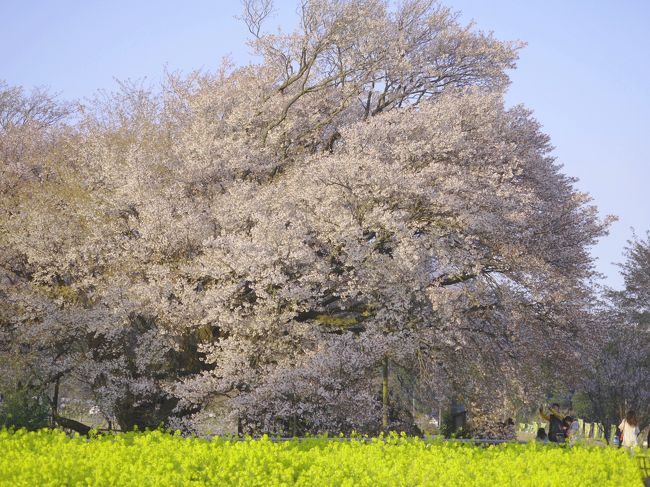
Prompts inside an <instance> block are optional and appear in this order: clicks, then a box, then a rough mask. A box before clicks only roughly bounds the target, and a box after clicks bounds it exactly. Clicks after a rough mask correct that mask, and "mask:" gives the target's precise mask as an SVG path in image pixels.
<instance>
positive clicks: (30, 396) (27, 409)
mask: <svg viewBox="0 0 650 487" xmlns="http://www.w3.org/2000/svg"><path fill="white" fill-rule="evenodd" d="M49 416H50V406H49V404H48V403H47V398H46V396H45V394H39V393H38V391H34V390H32V389H26V388H21V389H14V390H2V391H0V428H26V429H28V430H36V429H40V428H44V427H46V426H47V425H48V420H49Z"/></svg>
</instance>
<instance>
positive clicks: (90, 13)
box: [0, 0, 650, 287]
mask: <svg viewBox="0 0 650 487" xmlns="http://www.w3.org/2000/svg"><path fill="white" fill-rule="evenodd" d="M443 3H445V4H447V5H450V6H451V7H453V8H454V9H456V10H460V11H462V18H463V19H464V20H465V21H469V20H471V19H473V20H475V21H476V24H477V27H478V28H480V29H482V30H486V31H494V33H495V35H496V37H498V38H500V39H504V40H510V39H513V40H514V39H520V40H523V41H526V42H528V47H526V48H525V49H524V50H523V51H522V52H521V59H520V62H519V67H518V69H517V70H516V71H513V72H512V73H511V77H512V86H511V88H510V90H509V93H508V97H507V101H508V103H509V104H511V105H512V104H517V103H523V104H525V105H526V106H527V107H529V108H531V109H532V110H533V111H534V113H535V116H536V118H537V119H538V120H539V121H540V122H541V123H542V125H543V126H544V130H545V131H546V132H547V133H548V134H550V136H551V138H552V141H553V144H554V145H555V147H556V150H555V155H556V157H557V158H558V160H559V162H561V163H562V164H564V166H565V172H566V173H567V174H569V175H571V176H575V177H578V178H579V180H580V181H579V182H578V184H577V185H578V188H579V189H580V190H583V191H587V192H589V193H590V194H591V195H592V197H593V198H594V202H595V203H596V204H597V205H598V207H599V209H600V211H601V214H602V215H605V214H615V215H618V216H619V218H620V220H619V222H617V223H616V224H614V226H613V227H612V230H611V234H610V236H608V237H606V238H604V239H603V240H602V241H601V242H600V243H599V244H598V245H597V246H596V247H595V248H594V249H593V253H594V255H595V256H596V257H597V258H598V269H599V270H600V271H601V272H602V273H603V274H605V275H606V276H607V280H606V283H608V284H609V285H612V286H614V287H620V285H621V278H620V277H619V276H618V269H617V268H616V267H615V266H614V265H612V262H620V260H621V253H622V249H623V246H624V245H625V242H626V240H627V239H628V238H630V237H631V235H632V232H631V230H630V228H631V227H634V228H635V229H636V230H637V232H638V233H639V234H642V235H643V234H644V233H645V231H646V230H650V203H649V198H648V195H647V193H648V191H650V187H649V186H648V183H649V182H650V155H649V154H650V40H649V39H650V38H649V36H648V34H647V31H648V28H649V27H648V26H650V0H618V1H614V0H564V1H559V0H543V1H542V0H520V1H516V0H449V1H446V2H443ZM276 4H277V13H276V17H275V19H274V22H276V23H279V24H281V25H282V26H283V27H284V28H285V30H290V28H291V26H292V25H293V22H294V20H295V14H294V10H295V9H294V6H295V2H294V1H293V0H281V1H276ZM239 11H240V6H239V2H238V0H226V1H223V0H222V1H220V0H212V1H207V0H185V1H183V2H180V1H169V0H146V1H145V0H141V1H135V0H131V1H124V0H112V1H103V0H102V1H100V0H85V1H81V0H76V1H75V0H57V1H46V0H0V18H1V19H2V26H3V28H2V29H1V30H0V79H4V80H5V81H7V82H8V83H9V84H12V85H22V86H24V87H26V88H30V87H33V86H39V85H40V86H43V85H44V86H48V87H50V88H51V89H52V90H53V91H56V92H60V93H61V97H62V98H67V99H73V98H83V97H87V96H90V95H92V94H93V92H94V91H95V90H97V89H100V88H103V89H111V88H114V87H115V86H116V85H115V82H114V78H118V79H126V78H131V79H139V78H144V77H146V78H147V79H148V80H150V81H152V82H154V83H155V82H156V81H158V80H159V79H160V77H161V75H162V73H163V69H164V67H165V66H166V67H167V69H169V70H181V71H186V72H187V71H190V70H193V69H197V68H203V69H208V70H209V69H214V68H216V67H217V66H218V65H219V63H220V60H221V58H222V57H223V56H226V55H230V56H231V57H232V58H233V60H234V61H235V62H238V63H245V62H247V61H248V60H249V59H250V58H249V53H248V48H247V47H246V45H245V40H246V34H247V32H246V29H245V27H244V26H243V24H242V23H240V22H238V21H237V20H236V19H235V18H234V17H235V16H236V15H237V14H238V13H239Z"/></svg>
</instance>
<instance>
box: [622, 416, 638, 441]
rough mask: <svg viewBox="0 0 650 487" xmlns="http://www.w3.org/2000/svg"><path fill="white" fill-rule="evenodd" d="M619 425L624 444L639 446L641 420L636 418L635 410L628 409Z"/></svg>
mask: <svg viewBox="0 0 650 487" xmlns="http://www.w3.org/2000/svg"><path fill="white" fill-rule="evenodd" d="M618 427H619V429H620V430H621V432H622V434H623V441H622V444H623V446H625V447H627V448H634V447H636V446H638V443H637V439H636V438H637V436H639V422H638V421H637V419H636V414H635V413H634V411H628V412H627V414H626V415H625V418H623V421H621V424H619V425H618Z"/></svg>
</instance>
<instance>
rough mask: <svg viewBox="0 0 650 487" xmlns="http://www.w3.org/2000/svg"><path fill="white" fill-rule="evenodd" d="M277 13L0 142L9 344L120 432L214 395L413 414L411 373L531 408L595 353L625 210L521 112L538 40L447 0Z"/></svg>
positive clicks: (295, 419)
mask: <svg viewBox="0 0 650 487" xmlns="http://www.w3.org/2000/svg"><path fill="white" fill-rule="evenodd" d="M272 8H273V6H272V4H271V3H270V2H269V1H263V2H253V1H250V2H246V3H245V12H244V16H243V19H244V21H245V22H246V24H247V26H248V28H249V30H250V32H251V34H252V39H251V46H252V47H253V49H254V50H255V52H256V53H258V54H259V62H258V63H257V64H250V65H247V66H243V67H235V66H233V65H231V64H229V63H227V62H225V63H224V64H223V66H222V67H221V69H220V70H218V71H217V72H216V73H200V72H196V73H191V74H189V75H187V76H180V75H169V76H168V77H167V80H166V81H165V83H164V85H163V86H162V88H161V89H160V90H151V89H148V88H147V87H145V86H141V85H138V84H129V83H124V84H122V85H121V86H120V89H119V91H117V92H116V93H111V94H99V95H98V97H97V99H96V100H94V101H92V102H85V103H80V104H79V105H78V107H77V114H76V117H75V119H74V121H69V122H65V121H63V120H59V119H58V118H56V117H55V119H51V118H47V117H45V118H44V120H46V121H48V123H46V124H45V127H46V128H39V130H40V131H39V132H37V133H38V134H40V135H38V137H36V136H32V135H29V137H28V136H27V134H26V133H25V134H23V135H15V133H14V132H11V133H10V131H7V130H5V131H4V132H2V133H0V139H1V142H0V143H2V144H4V145H2V147H6V146H7V144H8V142H7V141H9V142H11V141H12V140H14V139H12V137H17V139H16V140H19V141H20V143H21V144H23V143H25V145H24V147H25V149H21V152H20V154H18V152H16V151H9V152H7V151H3V152H2V154H3V161H2V164H3V168H13V167H20V168H21V169H20V170H14V169H11V171H13V172H12V173H11V174H12V176H11V178H12V179H10V180H8V181H9V182H8V184H5V185H3V186H2V189H1V190H0V191H1V192H0V198H2V208H3V211H5V215H4V216H6V218H4V219H3V220H2V221H1V222H0V235H1V236H0V269H1V270H2V281H1V285H2V287H1V288H0V300H2V304H3V307H2V309H3V310H5V311H3V314H2V315H0V320H2V336H1V339H2V345H3V347H4V348H3V350H5V351H6V352H7V354H9V353H10V354H11V356H12V357H15V358H16V359H20V360H24V361H25V362H26V363H27V364H28V365H29V367H30V368H31V369H33V370H34V371H35V374H36V375H37V376H38V377H39V380H40V381H41V383H42V384H44V386H46V387H49V388H50V396H51V399H52V403H53V409H54V412H55V413H56V405H57V395H58V392H57V391H58V387H59V385H60V384H61V383H62V381H63V382H65V381H76V382H78V383H81V384H84V387H85V390H86V391H87V393H88V394H89V395H91V396H92V397H94V398H95V401H96V403H97V404H98V406H99V407H100V409H101V410H102V412H103V413H104V415H105V416H106V418H107V419H109V420H110V421H116V422H117V423H118V424H119V425H120V426H121V427H122V428H124V429H128V428H131V427H133V426H135V425H138V426H157V425H158V424H159V423H160V422H163V423H166V424H168V425H175V424H179V423H178V421H177V420H180V419H181V418H185V419H188V418H189V419H190V420H191V418H192V414H193V413H196V412H197V411H199V410H200V409H201V408H204V407H205V406H206V405H207V404H208V403H209V401H210V400H211V399H212V398H214V397H215V396H221V397H223V398H226V399H227V401H229V403H230V407H231V408H232V412H233V415H234V416H236V417H237V418H238V420H239V423H240V425H241V426H242V428H243V429H248V430H249V431H252V432H259V431H274V432H284V433H288V434H291V433H294V434H297V433H302V432H305V431H313V432H319V431H350V430H352V429H358V430H361V431H368V432H374V431H378V430H380V429H382V428H388V427H391V425H392V426H393V427H401V426H400V425H402V424H404V421H408V410H409V409H408V408H409V405H408V404H407V403H405V402H404V401H402V400H401V399H399V397H400V394H398V393H397V391H395V388H396V387H399V381H396V380H395V377H398V375H396V374H395V371H400V373H401V374H407V375H409V376H411V377H417V378H418V380H420V381H422V383H427V384H433V387H436V388H437V390H438V392H439V393H440V394H443V393H444V394H449V395H451V394H453V395H454V397H457V398H459V399H462V400H464V401H465V402H466V403H467V404H468V405H471V406H472V408H473V409H475V410H476V411H477V412H481V414H483V415H484V416H485V415H488V416H491V417H493V416H495V415H501V414H502V412H503V411H504V410H510V409H512V408H514V407H517V405H520V404H522V403H526V402H527V401H534V400H535V399H536V394H538V393H539V391H540V388H541V386H542V384H541V382H542V380H543V379H544V378H546V377H550V376H551V374H548V370H550V369H552V366H553V364H554V363H558V362H559V361H561V362H562V363H563V364H573V363H578V362H579V361H580V360H581V352H582V350H581V348H580V346H579V345H575V344H576V343H577V344H582V343H585V342H588V340H587V339H586V337H587V336H588V333H589V332H590V330H589V329H588V326H587V325H588V321H587V320H586V319H585V316H587V312H588V308H589V305H590V300H591V288H590V279H591V278H592V276H593V273H594V270H593V262H592V259H591V257H590V255H589V247H590V246H591V245H593V244H594V243H595V242H596V241H597V239H598V238H599V237H600V236H602V235H603V234H604V233H605V232H606V228H607V225H608V220H605V221H601V220H600V219H599V218H598V215H597V211H596V209H595V207H594V206H593V205H591V203H590V200H589V197H588V196H587V195H585V194H582V193H579V192H578V191H577V190H576V189H575V188H574V186H573V183H574V180H573V179H572V178H570V177H568V176H566V175H564V174H563V173H562V171H561V167H560V165H559V164H557V163H556V162H555V161H554V159H553V158H552V156H551V155H550V151H551V146H550V142H549V139H548V137H547V136H546V135H544V134H543V133H542V132H541V130H540V127H539V124H538V123H537V122H536V121H535V120H534V119H533V118H532V116H531V114H530V112H528V111H527V110H526V109H524V108H523V107H514V108H511V109H506V108H505V107H504V103H503V93H504V90H505V89H506V87H507V84H508V77H507V74H506V70H507V69H510V68H512V67H514V63H515V61H516V58H517V51H518V49H519V47H521V44H519V43H510V42H501V41H498V40H496V39H494V38H493V36H492V35H490V34H485V33H482V32H480V31H477V30H476V29H475V28H474V27H473V26H467V27H465V26H462V25H460V24H459V22H458V16H457V15H456V14H454V13H453V12H452V11H451V10H449V9H447V8H445V7H442V6H440V5H439V4H438V3H437V2H433V1H426V0H409V1H405V2H402V3H400V4H398V5H397V6H396V7H395V8H392V9H391V8H389V4H388V2H385V1H380V0H332V1H320V0H304V1H302V2H300V3H299V18H300V20H299V26H298V28H297V30H295V31H294V32H292V33H289V34H285V33H282V32H279V33H274V34H270V33H266V31H265V30H264V26H265V21H268V19H267V17H268V14H269V13H270V12H271V11H272ZM12 92H15V90H14V91H12ZM21 103H23V102H22V101H21V102H20V103H18V105H20V104H21ZM44 106H45V107H49V108H47V109H48V110H53V112H52V113H58V112H57V111H56V110H58V108H57V109H54V108H52V107H51V106H50V105H48V104H45V105H44ZM0 113H4V112H0ZM50 122H51V123H50ZM12 123H13V122H12ZM12 127H13V125H12ZM11 131H13V128H12V129H11ZM30 134H31V133H30ZM25 141H29V144H27V143H26V142H25ZM33 141H35V142H33ZM12 143H13V142H12ZM33 168H38V169H37V170H35V169H33ZM5 208H6V210H5ZM7 356H9V355H7ZM12 360H13V359H12ZM476 416H477V417H479V416H480V415H479V414H477V415H476ZM405 418H406V419H405Z"/></svg>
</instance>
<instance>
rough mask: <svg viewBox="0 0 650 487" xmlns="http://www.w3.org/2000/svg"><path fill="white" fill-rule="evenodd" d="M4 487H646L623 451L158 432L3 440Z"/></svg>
mask: <svg viewBox="0 0 650 487" xmlns="http://www.w3.org/2000/svg"><path fill="white" fill-rule="evenodd" d="M0 483H1V484H3V485H4V484H7V485H12V486H16V487H18V486H32V485H122V486H128V485H134V486H135V485H137V486H149V485H151V486H154V485H155V486H166V485H169V486H172V485H173V486H178V485H246V486H257V485H259V486H269V485H278V486H279V485H346V486H347V485H349V486H352V485H362V486H376V485H386V486H393V485H452V486H456V485H457V486H473V485H477V486H478V485H503V486H508V485H512V486H517V487H522V486H539V485H547V486H562V485H611V486H617V485H620V486H626V487H633V486H636V485H638V486H641V485H642V482H641V477H640V474H639V469H638V467H637V465H636V462H635V460H634V458H633V457H631V456H630V455H629V453H628V452H627V451H626V450H625V449H620V450H619V449H613V448H599V447H582V446H576V447H571V448H563V447H558V446H555V445H548V446H547V445H538V444H534V443H531V444H529V445H516V444H507V445H501V446H489V447H477V446H472V445H467V444H462V443H455V442H448V443H439V442H438V443H437V442H433V443H429V442H424V441H422V440H420V439H419V438H409V437H406V436H405V435H404V436H398V435H396V434H394V433H392V434H391V435H390V436H389V437H387V438H384V439H382V438H373V439H366V438H359V439H356V440H355V439H353V440H351V441H348V440H346V439H340V441H339V439H338V438H336V437H335V438H330V439H326V438H311V439H305V440H303V441H299V442H298V441H287V442H273V441H271V440H269V439H268V438H267V437H264V438H262V439H260V440H255V441H253V440H247V441H236V440H235V441H229V440H223V439H219V438H215V439H213V440H212V441H205V440H201V439H197V438H188V439H184V438H182V437H180V436H170V435H167V434H164V433H160V432H149V433H128V434H125V435H117V436H104V437H97V438H93V439H91V440H90V441H88V440H87V439H85V438H79V437H75V438H72V439H70V438H67V437H66V436H65V435H64V434H63V433H60V432H56V431H55V432H51V431H45V430H44V431H40V432H37V433H26V432H24V431H18V432H16V433H11V432H8V431H0Z"/></svg>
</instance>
